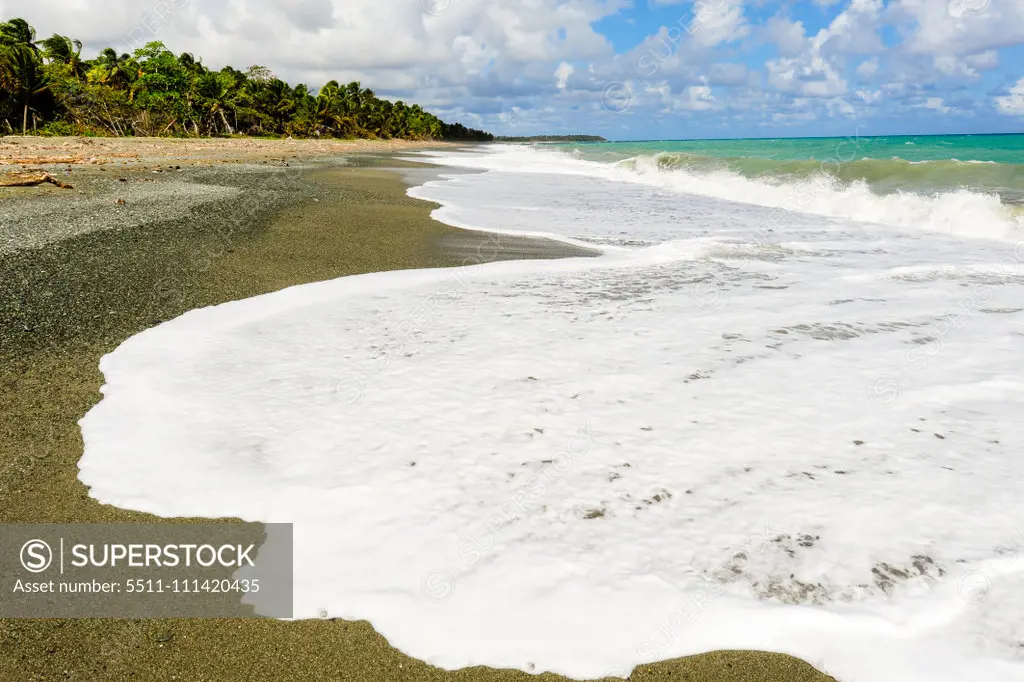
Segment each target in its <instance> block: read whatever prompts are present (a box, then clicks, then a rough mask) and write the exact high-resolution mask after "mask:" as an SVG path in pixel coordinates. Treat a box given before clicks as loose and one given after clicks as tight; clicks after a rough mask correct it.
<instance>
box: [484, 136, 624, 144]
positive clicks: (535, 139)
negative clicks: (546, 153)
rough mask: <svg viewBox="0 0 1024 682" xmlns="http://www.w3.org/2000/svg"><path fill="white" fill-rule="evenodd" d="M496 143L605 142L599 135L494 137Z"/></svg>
mask: <svg viewBox="0 0 1024 682" xmlns="http://www.w3.org/2000/svg"><path fill="white" fill-rule="evenodd" d="M494 139H495V140H497V141H498V142H607V141H608V140H606V139H604V138H603V137H601V136H600V135H531V136H529V137H496V138H494Z"/></svg>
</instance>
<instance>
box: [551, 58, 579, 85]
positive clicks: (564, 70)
mask: <svg viewBox="0 0 1024 682" xmlns="http://www.w3.org/2000/svg"><path fill="white" fill-rule="evenodd" d="M575 70H576V69H574V68H573V66H572V64H570V63H569V62H562V63H561V64H559V65H558V68H557V69H555V87H556V88H558V89H559V90H565V86H566V85H567V84H568V83H569V76H571V75H572V74H573V72H574V71H575Z"/></svg>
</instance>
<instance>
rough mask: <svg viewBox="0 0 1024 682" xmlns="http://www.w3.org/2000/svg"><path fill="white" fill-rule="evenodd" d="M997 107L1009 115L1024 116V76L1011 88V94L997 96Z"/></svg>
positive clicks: (1000, 111)
mask: <svg viewBox="0 0 1024 682" xmlns="http://www.w3.org/2000/svg"><path fill="white" fill-rule="evenodd" d="M995 102H996V109H997V110H998V111H999V113H1001V114H1006V115H1007V116H1024V78H1021V79H1020V80H1019V81H1017V84H1016V85H1014V86H1013V87H1012V88H1010V92H1009V94H1007V95H1005V96H1003V97H996V98H995Z"/></svg>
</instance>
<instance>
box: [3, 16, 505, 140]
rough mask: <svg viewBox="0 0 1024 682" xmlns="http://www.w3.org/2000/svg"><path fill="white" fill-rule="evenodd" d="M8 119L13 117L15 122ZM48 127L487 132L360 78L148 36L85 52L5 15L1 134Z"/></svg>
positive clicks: (440, 135)
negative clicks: (303, 80) (235, 57)
mask: <svg viewBox="0 0 1024 682" xmlns="http://www.w3.org/2000/svg"><path fill="white" fill-rule="evenodd" d="M12 120H13V121H14V123H13V124H12ZM16 131H18V132H21V133H22V134H25V133H27V132H30V131H32V132H37V133H42V134H51V135H114V136H125V135H138V136H158V135H176V136H192V137H199V136H215V135H235V134H244V135H263V136H267V135H269V136H277V135H290V136H293V137H338V138H354V137H363V138H385V139H387V138H403V139H413V140H440V139H446V140H475V141H490V140H492V139H493V137H492V136H491V135H490V134H488V133H485V132H483V131H480V130H473V129H471V128H466V127H465V126H463V125H462V124H459V123H454V124H448V123H445V122H444V121H442V120H440V119H439V118H437V117H436V116H434V115H433V114H431V113H429V112H426V111H424V110H423V109H421V108H420V107H419V105H416V104H413V105H409V104H406V103H405V102H402V101H401V100H399V101H397V102H391V101H389V100H386V99H381V98H380V97H377V96H376V95H375V94H374V92H373V91H372V90H369V89H365V88H363V87H362V86H361V85H360V84H359V83H349V84H348V85H341V84H339V83H338V82H337V81H330V82H329V83H327V84H326V85H324V86H323V87H322V88H320V89H319V90H318V91H314V90H311V89H310V88H309V87H307V86H306V85H302V84H299V85H296V86H295V87H292V86H290V85H289V84H288V83H285V82H284V81H282V80H281V79H279V78H277V77H276V76H275V75H274V74H273V73H272V72H271V71H270V70H269V69H267V68H266V67H263V66H251V67H249V68H248V69H247V70H246V71H238V70H236V69H234V68H232V67H230V66H225V67H224V68H223V69H221V70H220V71H211V70H210V69H208V68H206V67H205V66H203V63H202V61H201V60H200V59H197V58H195V57H194V56H193V55H191V54H189V53H187V52H186V53H184V54H181V55H175V54H174V53H173V52H171V51H169V50H168V49H167V48H166V47H165V46H164V44H163V43H160V42H151V43H149V44H148V45H146V46H145V47H142V48H140V49H138V50H135V51H134V52H133V53H132V54H120V55H119V54H118V53H117V52H116V51H115V50H113V49H112V48H109V47H108V48H107V49H105V50H103V51H102V52H101V53H100V54H99V56H97V57H96V58H95V59H83V58H82V43H81V42H80V41H78V40H72V39H71V38H68V37H66V36H61V35H56V34H55V35H53V36H51V37H50V38H47V39H45V40H38V41H37V40H36V32H35V29H34V28H32V26H30V25H29V24H28V22H26V21H25V20H24V19H11V20H10V21H7V22H0V133H3V132H6V133H11V134H13V133H15V132H16Z"/></svg>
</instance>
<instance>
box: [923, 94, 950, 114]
mask: <svg viewBox="0 0 1024 682" xmlns="http://www.w3.org/2000/svg"><path fill="white" fill-rule="evenodd" d="M916 108H918V109H932V110H933V111H937V112H939V113H940V114H948V113H949V112H951V111H952V110H953V109H952V107H949V106H947V105H946V101H945V100H944V99H942V98H941V97H928V98H926V99H925V100H924V101H923V102H921V103H920V104H917V105H916Z"/></svg>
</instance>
